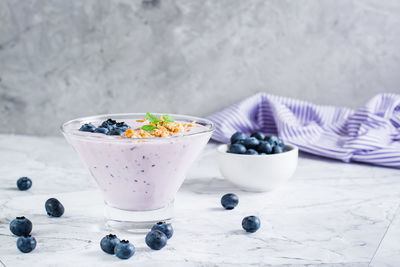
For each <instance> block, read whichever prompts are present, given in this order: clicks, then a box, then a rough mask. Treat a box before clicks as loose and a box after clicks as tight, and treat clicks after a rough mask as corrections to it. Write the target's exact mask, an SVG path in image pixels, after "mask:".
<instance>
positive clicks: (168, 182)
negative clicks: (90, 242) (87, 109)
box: [61, 113, 215, 229]
mask: <svg viewBox="0 0 400 267" xmlns="http://www.w3.org/2000/svg"><path fill="white" fill-rule="evenodd" d="M154 115H156V116H160V115H161V114H157V113H154ZM171 116H172V117H173V118H174V119H175V121H178V122H187V123H190V122H193V121H194V122H196V124H197V125H198V127H192V128H193V129H191V131H190V132H187V133H185V134H183V135H174V136H169V137H152V138H123V137H120V136H110V135H104V134H95V133H88V132H82V131H79V130H78V129H79V127H80V126H81V125H83V124H85V123H92V124H94V125H95V126H98V125H100V124H101V122H102V121H104V120H107V119H109V118H111V119H113V120H117V121H124V122H126V123H128V124H129V125H134V124H135V122H136V120H140V119H143V118H144V117H145V114H144V113H126V114H106V115H99V116H92V117H84V118H78V119H75V120H71V121H68V122H66V123H64V124H63V125H62V126H61V131H62V133H63V135H64V136H65V138H66V139H67V141H68V142H69V143H70V144H71V145H72V147H73V148H74V149H75V151H76V152H77V153H78V154H79V156H80V157H81V159H82V160H83V162H84V163H85V164H86V166H87V167H88V169H89V172H90V173H91V175H92V176H93V178H94V179H95V180H96V182H97V185H98V187H99V188H100V190H101V191H102V193H103V197H104V203H105V208H104V214H105V219H106V224H107V225H108V226H111V227H113V228H123V229H126V228H132V229H146V228H148V227H150V226H151V225H153V224H154V223H155V222H158V221H168V220H170V219H171V218H172V212H173V202H174V198H175V195H176V193H177V191H178V190H179V188H180V186H181V185H182V183H183V181H184V179H185V175H186V173H187V171H188V170H189V168H190V167H191V165H192V164H193V162H194V161H195V159H196V158H197V156H198V155H199V154H200V152H201V151H202V149H203V148H204V146H205V145H206V144H207V142H208V141H209V139H210V137H211V134H212V132H213V131H214V129H215V126H214V124H213V123H212V122H211V121H209V120H206V119H202V118H197V117H192V116H186V115H171Z"/></svg>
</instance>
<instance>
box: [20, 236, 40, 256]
mask: <svg viewBox="0 0 400 267" xmlns="http://www.w3.org/2000/svg"><path fill="white" fill-rule="evenodd" d="M17 248H18V249H19V250H20V251H21V252H23V253H29V252H31V251H32V250H34V249H35V248H36V239H35V238H34V237H33V236H30V235H24V236H20V237H18V240H17Z"/></svg>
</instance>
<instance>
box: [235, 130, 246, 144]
mask: <svg viewBox="0 0 400 267" xmlns="http://www.w3.org/2000/svg"><path fill="white" fill-rule="evenodd" d="M246 138H247V135H246V134H245V133H242V132H236V133H234V134H233V135H232V136H231V144H235V143H236V142H237V141H239V140H244V139H246Z"/></svg>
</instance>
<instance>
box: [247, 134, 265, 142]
mask: <svg viewBox="0 0 400 267" xmlns="http://www.w3.org/2000/svg"><path fill="white" fill-rule="evenodd" d="M250 137H255V138H257V139H258V140H260V141H262V140H264V138H265V135H264V134H263V133H262V132H254V133H252V134H251V135H250Z"/></svg>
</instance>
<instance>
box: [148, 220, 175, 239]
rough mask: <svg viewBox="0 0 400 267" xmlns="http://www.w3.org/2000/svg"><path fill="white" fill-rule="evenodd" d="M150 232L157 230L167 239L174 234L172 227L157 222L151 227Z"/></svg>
mask: <svg viewBox="0 0 400 267" xmlns="http://www.w3.org/2000/svg"><path fill="white" fill-rule="evenodd" d="M151 230H152V231H154V230H158V231H160V232H163V233H164V234H165V235H166V236H167V238H168V239H170V238H171V237H172V235H173V234H174V229H173V228H172V225H171V224H170V223H166V222H158V223H156V224H155V225H153V227H152V228H151Z"/></svg>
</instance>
